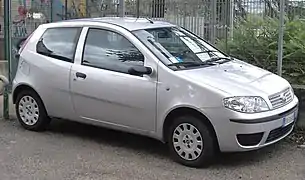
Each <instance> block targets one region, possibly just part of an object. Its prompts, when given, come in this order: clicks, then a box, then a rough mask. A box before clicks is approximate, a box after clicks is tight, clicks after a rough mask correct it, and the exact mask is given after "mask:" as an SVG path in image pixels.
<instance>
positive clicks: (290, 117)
mask: <svg viewBox="0 0 305 180" xmlns="http://www.w3.org/2000/svg"><path fill="white" fill-rule="evenodd" d="M214 111H215V109H214ZM219 111H222V113H220V112H219V113H217V114H215V113H214V114H213V115H212V117H211V116H210V118H211V121H212V124H213V126H214V128H215V131H216V135H217V139H218V143H219V147H220V150H221V151H223V152H237V151H249V150H255V149H259V148H262V147H265V146H268V145H270V144H273V143H276V142H278V141H280V140H282V139H283V138H285V137H286V136H288V135H289V134H290V133H291V132H292V130H293V128H294V126H295V122H296V119H297V114H298V99H297V97H294V99H293V101H292V102H291V103H289V104H288V105H286V106H284V107H282V108H280V109H277V110H273V111H270V112H264V113H258V114H255V115H251V114H242V113H237V112H232V111H230V110H227V109H220V110H219ZM230 113H231V114H230ZM243 116H244V118H243ZM251 116H253V117H254V118H251ZM228 117H229V118H228Z"/></svg>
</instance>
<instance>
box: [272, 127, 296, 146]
mask: <svg viewBox="0 0 305 180" xmlns="http://www.w3.org/2000/svg"><path fill="white" fill-rule="evenodd" d="M293 124H294V123H290V124H289V125H287V126H285V127H279V128H276V129H274V130H272V131H270V133H269V135H268V138H267V140H266V143H268V142H271V141H274V140H277V139H279V138H281V137H283V136H285V135H286V134H287V133H288V132H289V131H290V130H291V129H292V127H293Z"/></svg>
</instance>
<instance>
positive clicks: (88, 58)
mask: <svg viewBox="0 0 305 180" xmlns="http://www.w3.org/2000/svg"><path fill="white" fill-rule="evenodd" d="M82 64H83V65H87V66H92V67H97V68H102V69H107V70H111V71H116V72H122V73H128V69H129V68H130V67H131V66H143V65H144V56H143V54H142V53H141V52H140V51H139V50H138V49H137V48H136V47H135V46H134V45H133V44H132V43H131V42H130V41H128V40H127V39H126V38H125V37H123V36H122V35H120V34H118V33H115V32H112V31H108V30H101V29H89V31H88V34H87V38H86V43H85V47H84V54H83V62H82Z"/></svg>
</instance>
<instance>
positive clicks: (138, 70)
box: [128, 66, 152, 76]
mask: <svg viewBox="0 0 305 180" xmlns="http://www.w3.org/2000/svg"><path fill="white" fill-rule="evenodd" d="M128 73H129V74H131V75H136V76H143V75H144V74H146V75H149V74H151V73H152V68H150V67H145V66H132V67H130V68H129V69H128Z"/></svg>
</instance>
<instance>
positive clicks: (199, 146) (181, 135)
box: [173, 123, 203, 161]
mask: <svg viewBox="0 0 305 180" xmlns="http://www.w3.org/2000/svg"><path fill="white" fill-rule="evenodd" d="M173 145H174V148H175V150H176V152H177V153H178V154H179V156H180V157H181V158H183V159H185V160H189V161H192V160H195V159H197V158H198V157H199V156H200V154H201V153H202V150H203V140H202V137H201V134H200V132H199V131H198V129H197V128H196V127H195V126H193V125H191V124H189V123H183V124H180V125H179V126H177V127H176V129H175V130H174V134H173Z"/></svg>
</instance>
